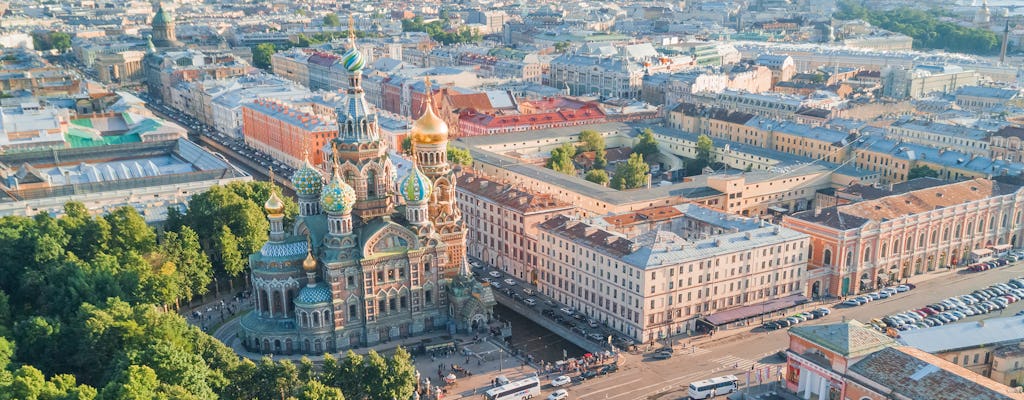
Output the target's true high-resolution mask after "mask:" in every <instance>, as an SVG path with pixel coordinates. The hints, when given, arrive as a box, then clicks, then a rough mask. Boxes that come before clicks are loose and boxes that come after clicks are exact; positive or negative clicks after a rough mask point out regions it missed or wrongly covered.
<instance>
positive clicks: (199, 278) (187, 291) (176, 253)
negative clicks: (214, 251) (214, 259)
mask: <svg viewBox="0 0 1024 400" xmlns="http://www.w3.org/2000/svg"><path fill="white" fill-rule="evenodd" d="M160 249H161V253H163V255H164V257H166V260H167V261H169V262H171V263H172V264H173V265H174V269H175V272H176V274H177V276H178V278H179V282H181V283H182V284H181V286H180V288H179V289H180V290H181V292H180V297H181V298H183V299H185V300H192V297H194V296H196V295H202V294H205V293H206V291H207V290H208V289H207V286H208V285H209V284H210V282H211V281H212V280H213V266H212V265H210V260H209V259H207V258H206V253H204V252H203V251H202V248H201V247H200V246H199V235H198V234H196V232H195V231H193V230H192V228H189V227H187V226H185V227H182V228H181V232H167V234H166V235H165V236H164V240H163V243H161V245H160Z"/></svg>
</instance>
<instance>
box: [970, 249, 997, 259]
mask: <svg viewBox="0 0 1024 400" xmlns="http://www.w3.org/2000/svg"><path fill="white" fill-rule="evenodd" d="M989 254H992V250H990V249H975V250H971V255H973V256H975V257H984V256H987V255H989Z"/></svg>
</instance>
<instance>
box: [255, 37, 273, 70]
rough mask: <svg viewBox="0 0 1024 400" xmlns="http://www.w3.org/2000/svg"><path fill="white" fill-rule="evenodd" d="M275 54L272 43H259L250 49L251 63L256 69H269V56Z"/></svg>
mask: <svg viewBox="0 0 1024 400" xmlns="http://www.w3.org/2000/svg"><path fill="white" fill-rule="evenodd" d="M276 52H277V47H276V46H274V44H273V43H260V44H258V45H256V47H254V48H253V49H252V63H253V65H255V66H256V68H263V69H267V68H270V56H273V55H274V53H276Z"/></svg>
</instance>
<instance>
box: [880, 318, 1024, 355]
mask: <svg viewBox="0 0 1024 400" xmlns="http://www.w3.org/2000/svg"><path fill="white" fill-rule="evenodd" d="M1020 341H1024V316H1020V317H1006V318H993V319H989V320H985V321H984V323H982V322H961V323H957V324H949V325H942V326H936V327H932V328H928V329H918V330H912V331H906V332H902V333H900V338H899V342H900V343H903V344H905V345H907V346H914V347H916V348H919V349H921V350H924V351H927V352H929V353H938V352H944V351H950V350H957V349H965V348H972V347H981V346H989V345H998V344H1005V343H1016V342H1020Z"/></svg>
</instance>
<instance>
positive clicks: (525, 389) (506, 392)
mask: <svg viewBox="0 0 1024 400" xmlns="http://www.w3.org/2000/svg"><path fill="white" fill-rule="evenodd" d="M539 395H540V379H538V378H537V377H536V376H534V377H530V378H526V379H523V380H520V381H515V382H509V383H507V384H504V385H501V386H498V387H496V388H494V389H491V390H488V391H487V400H526V399H532V398H533V397H534V396H539Z"/></svg>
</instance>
